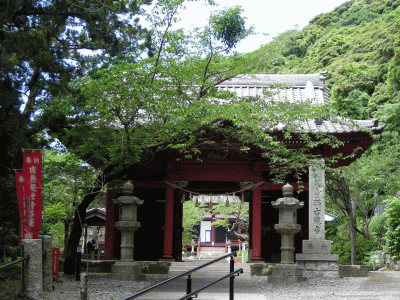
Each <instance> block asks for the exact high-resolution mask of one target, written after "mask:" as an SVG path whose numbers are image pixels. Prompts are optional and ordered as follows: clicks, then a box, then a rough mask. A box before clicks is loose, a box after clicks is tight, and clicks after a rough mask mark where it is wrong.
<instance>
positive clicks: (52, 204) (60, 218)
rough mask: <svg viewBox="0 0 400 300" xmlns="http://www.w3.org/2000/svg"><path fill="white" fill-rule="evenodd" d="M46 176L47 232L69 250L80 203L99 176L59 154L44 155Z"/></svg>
mask: <svg viewBox="0 0 400 300" xmlns="http://www.w3.org/2000/svg"><path fill="white" fill-rule="evenodd" d="M43 173H44V179H43V181H44V194H43V210H44V218H43V227H44V231H45V232H47V233H49V234H50V235H51V236H53V240H55V239H54V238H55V237H58V239H62V243H61V245H62V247H63V248H64V249H66V248H67V243H68V239H69V231H70V230H69V228H70V224H71V222H72V220H73V217H74V214H75V206H76V203H77V202H78V201H79V199H81V198H82V197H83V196H84V192H85V191H86V190H87V188H88V187H91V186H92V185H93V181H94V179H95V178H96V173H95V170H94V169H93V168H92V167H91V166H89V165H88V164H86V163H84V162H83V161H82V160H81V159H79V158H77V157H75V156H74V155H72V154H70V153H65V152H59V151H57V150H49V151H46V152H45V153H44V172H43ZM60 228H62V229H61V230H60ZM64 254H65V251H64Z"/></svg>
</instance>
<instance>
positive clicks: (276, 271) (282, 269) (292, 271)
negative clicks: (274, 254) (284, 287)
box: [268, 264, 307, 284]
mask: <svg viewBox="0 0 400 300" xmlns="http://www.w3.org/2000/svg"><path fill="white" fill-rule="evenodd" d="M303 271H304V270H303V268H302V267H300V266H299V265H297V264H276V265H275V266H274V267H273V269H272V274H271V275H270V276H268V283H275V284H293V283H299V282H303V281H306V280H307V278H306V277H304V276H303Z"/></svg>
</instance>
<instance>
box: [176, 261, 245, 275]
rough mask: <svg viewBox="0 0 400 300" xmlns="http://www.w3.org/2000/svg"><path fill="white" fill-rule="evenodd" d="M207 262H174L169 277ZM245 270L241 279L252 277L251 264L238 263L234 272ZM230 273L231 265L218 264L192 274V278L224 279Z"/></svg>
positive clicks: (226, 263) (225, 263)
mask: <svg viewBox="0 0 400 300" xmlns="http://www.w3.org/2000/svg"><path fill="white" fill-rule="evenodd" d="M205 262H206V261H204V260H197V261H189V262H172V263H171V266H170V269H169V276H170V277H174V276H177V275H179V274H182V273H184V272H187V271H189V270H191V269H193V268H195V267H198V266H200V265H202V264H204V263H205ZM239 268H243V274H240V276H241V277H246V278H248V277H250V264H242V263H236V264H235V265H234V270H237V269H239ZM228 273H229V263H228V262H226V261H225V262H217V263H215V264H212V265H210V266H207V267H205V268H202V269H200V270H198V271H195V272H194V273H192V277H222V276H223V275H226V274H228Z"/></svg>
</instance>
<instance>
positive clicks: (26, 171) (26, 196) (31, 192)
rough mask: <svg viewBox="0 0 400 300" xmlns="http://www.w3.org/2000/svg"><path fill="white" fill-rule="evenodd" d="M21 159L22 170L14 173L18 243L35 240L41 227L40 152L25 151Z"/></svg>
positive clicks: (41, 168) (41, 176)
mask: <svg viewBox="0 0 400 300" xmlns="http://www.w3.org/2000/svg"><path fill="white" fill-rule="evenodd" d="M23 159H24V161H23V170H22V171H18V172H16V185H17V197H18V206H19V213H20V232H19V242H20V243H21V241H22V240H23V239H37V238H38V237H39V233H40V231H41V227H42V187H43V186H42V185H43V157H42V152H41V151H31V150H25V151H24V153H23Z"/></svg>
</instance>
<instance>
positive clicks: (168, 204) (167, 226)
mask: <svg viewBox="0 0 400 300" xmlns="http://www.w3.org/2000/svg"><path fill="white" fill-rule="evenodd" d="M173 241H174V189H173V188H172V187H171V186H167V188H166V193H165V223H164V252H163V257H162V258H161V260H167V261H170V260H173V259H174V257H173V255H172V246H173Z"/></svg>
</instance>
